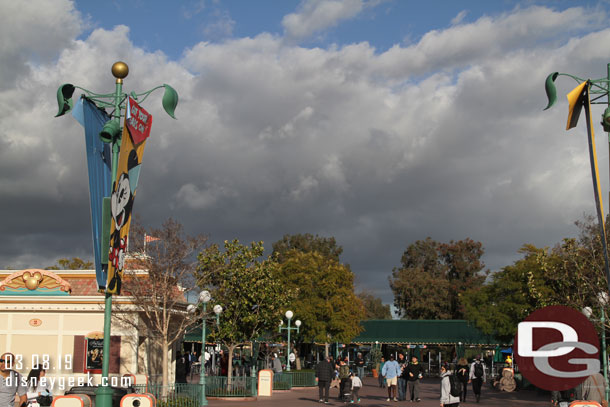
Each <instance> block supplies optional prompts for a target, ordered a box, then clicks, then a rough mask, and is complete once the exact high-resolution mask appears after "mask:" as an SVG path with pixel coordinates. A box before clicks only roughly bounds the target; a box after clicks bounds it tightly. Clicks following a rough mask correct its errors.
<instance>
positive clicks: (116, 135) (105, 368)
mask: <svg viewBox="0 0 610 407" xmlns="http://www.w3.org/2000/svg"><path fill="white" fill-rule="evenodd" d="M111 72H112V75H113V76H114V77H115V79H116V80H115V91H114V93H106V94H103V93H95V92H92V91H90V90H88V89H85V88H82V87H80V86H76V85H73V84H71V83H65V84H63V85H61V86H60V87H59V89H58V90H57V104H58V106H59V110H58V112H57V114H56V115H55V117H59V116H63V115H64V114H66V113H68V112H70V111H71V110H72V108H73V106H74V102H73V101H72V95H73V94H74V91H75V90H76V89H79V90H81V91H83V92H84V93H85V96H86V97H87V98H88V99H89V100H90V101H92V102H93V103H94V104H95V105H96V106H97V107H98V108H100V109H102V110H105V109H110V110H111V112H112V113H111V114H110V120H108V122H106V124H104V126H103V129H102V131H101V132H100V134H99V136H100V138H101V140H102V142H104V143H109V144H111V148H112V161H111V180H112V181H111V182H114V180H115V179H116V175H117V169H118V161H119V151H120V145H121V123H120V121H121V117H124V116H125V114H122V113H121V112H122V111H125V109H126V99H127V95H126V94H125V93H123V79H125V78H126V77H127V75H128V74H129V67H128V66H127V64H126V63H124V62H121V61H118V62H115V63H114V64H113V65H112V69H111ZM160 88H165V93H164V95H163V100H162V104H163V108H164V109H165V111H166V112H167V114H169V115H170V116H171V117H172V118H174V119H175V116H174V110H175V109H176V105H177V104H178V93H177V92H176V91H175V90H174V89H173V88H172V87H171V86H169V85H167V84H164V85H162V86H157V87H155V88H153V89H151V90H148V91H146V92H143V93H139V94H138V93H135V92H131V96H132V97H133V98H134V99H135V100H136V101H139V102H143V101H144V100H145V99H146V98H147V97H148V96H149V95H150V94H151V93H152V92H154V91H155V90H157V89H160ZM94 177H95V176H94V175H92V174H90V175H89V182H90V185H89V188H90V189H91V190H93V185H92V183H93V182H102V181H103V180H102V179H94ZM98 178H103V176H102V175H99V176H98ZM106 192H108V191H106ZM95 198H96V200H98V199H99V200H101V201H103V200H109V199H110V197H109V196H97V194H96V197H95ZM108 203H109V201H108ZM95 204H96V205H100V208H101V204H102V202H96V203H95ZM92 207H93V205H92ZM106 216H108V218H107V217H106ZM97 222H101V223H103V224H104V225H105V226H109V225H110V218H109V215H106V214H104V215H102V213H101V211H100V213H98V214H96V215H95V218H94V214H93V212H92V223H93V224H94V225H97ZM105 229H106V228H105V227H102V228H101V229H100V230H99V236H96V237H99V242H101V243H100V247H98V248H96V249H95V250H98V249H99V250H100V254H101V256H102V259H101V263H100V264H98V262H97V261H96V264H95V268H96V279H97V280H98V283H99V281H100V279H99V278H98V275H99V276H102V275H104V274H103V273H106V271H104V269H103V266H102V264H104V265H106V264H107V263H108V248H109V247H108V246H104V245H103V244H104V243H107V242H108V239H109V238H110V229H109V228H108V229H107V230H105ZM94 230H95V228H94ZM100 288H101V289H104V290H105V302H104V342H103V359H102V383H109V380H108V374H109V370H110V364H109V361H110V358H109V357H108V356H109V355H110V331H111V330H110V325H111V316H112V293H111V292H109V291H108V290H107V287H100ZM113 392H114V391H113V390H112V388H111V387H110V386H109V385H107V384H106V385H100V386H98V389H97V390H96V405H97V406H98V407H111V405H112V395H113Z"/></svg>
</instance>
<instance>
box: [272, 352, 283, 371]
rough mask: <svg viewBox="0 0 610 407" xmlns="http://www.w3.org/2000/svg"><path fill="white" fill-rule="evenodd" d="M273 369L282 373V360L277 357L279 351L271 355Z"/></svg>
mask: <svg viewBox="0 0 610 407" xmlns="http://www.w3.org/2000/svg"><path fill="white" fill-rule="evenodd" d="M271 370H273V373H275V374H279V373H282V361H281V360H280V358H278V357H277V353H274V354H273V356H272V357H271Z"/></svg>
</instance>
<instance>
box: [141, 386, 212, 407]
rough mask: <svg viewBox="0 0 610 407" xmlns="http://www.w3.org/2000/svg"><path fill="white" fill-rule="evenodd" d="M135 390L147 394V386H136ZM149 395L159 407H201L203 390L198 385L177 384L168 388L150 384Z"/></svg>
mask: <svg viewBox="0 0 610 407" xmlns="http://www.w3.org/2000/svg"><path fill="white" fill-rule="evenodd" d="M134 388H135V389H136V392H138V393H144V392H146V385H135V386H134ZM148 393H151V394H152V395H153V396H155V398H156V399H157V404H156V405H157V407H199V405H200V403H199V398H200V396H201V390H200V387H199V385H198V384H186V383H175V384H170V385H167V386H163V385H157V384H149V385H148ZM206 393H207V392H206Z"/></svg>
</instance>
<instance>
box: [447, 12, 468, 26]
mask: <svg viewBox="0 0 610 407" xmlns="http://www.w3.org/2000/svg"><path fill="white" fill-rule="evenodd" d="M467 15H468V11H467V10H462V11H460V12H459V13H458V14H457V15H456V16H455V17H453V19H452V20H451V24H452V25H457V24H459V23H461V22H462V21H464V18H466V16H467Z"/></svg>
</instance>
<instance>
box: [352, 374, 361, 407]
mask: <svg viewBox="0 0 610 407" xmlns="http://www.w3.org/2000/svg"><path fill="white" fill-rule="evenodd" d="M351 379H352V403H360V396H359V394H358V392H359V391H360V389H361V388H362V380H360V377H358V373H355V374H354V373H352V375H351Z"/></svg>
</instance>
